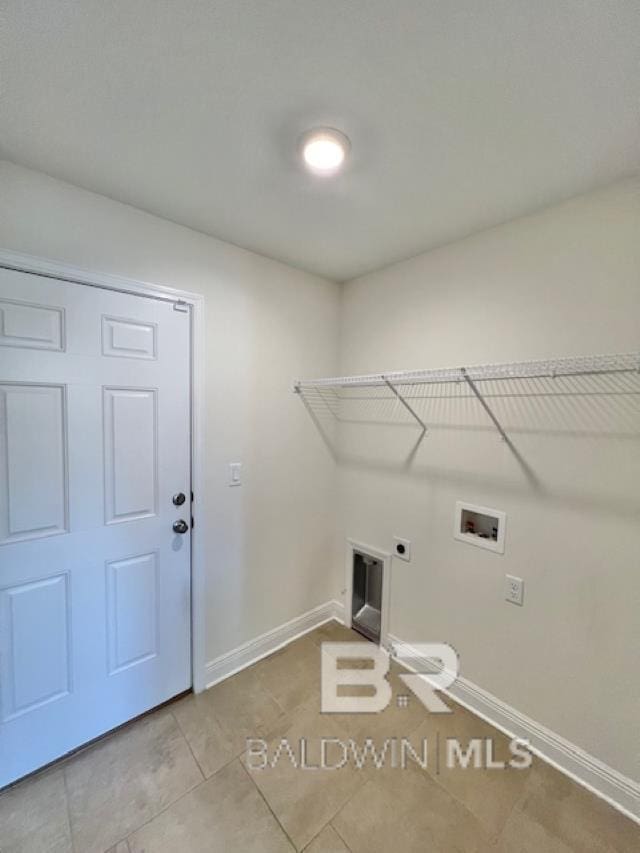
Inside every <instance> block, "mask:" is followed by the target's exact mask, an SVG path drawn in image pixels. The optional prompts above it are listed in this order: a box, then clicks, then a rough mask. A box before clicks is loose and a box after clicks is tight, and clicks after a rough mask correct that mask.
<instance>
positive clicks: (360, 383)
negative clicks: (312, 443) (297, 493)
mask: <svg viewBox="0 0 640 853" xmlns="http://www.w3.org/2000/svg"><path fill="white" fill-rule="evenodd" d="M638 371H640V352H631V353H621V354H617V355H591V356H578V357H574V358H556V359H544V360H540V361H519V362H508V363H505V364H482V365H475V366H473V367H447V368H440V369H436V370H400V371H392V372H389V373H371V374H366V375H363V376H338V377H333V378H328V379H302V380H299V381H298V382H296V383H295V385H294V390H295V391H304V390H305V389H311V388H353V387H371V386H374V387H375V386H385V385H388V383H391V384H392V385H402V386H406V385H431V384H443V383H447V382H463V381H466V379H471V380H472V381H474V382H486V381H489V380H500V379H542V378H556V377H559V376H586V375H594V374H599V373H606V374H611V373H634V372H638Z"/></svg>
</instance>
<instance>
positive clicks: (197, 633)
mask: <svg viewBox="0 0 640 853" xmlns="http://www.w3.org/2000/svg"><path fill="white" fill-rule="evenodd" d="M0 268H3V269H10V270H16V271H17V272H25V273H31V274H32V275H41V276H45V277H46V278H53V279H58V280H59V281H65V282H72V283H74V284H83V285H86V286H89V287H101V288H103V289H106V290H115V291H118V292H120V293H130V294H133V295H135V296H146V297H150V298H153V299H163V300H165V301H168V302H186V303H187V304H188V305H189V306H190V317H191V330H190V331H191V336H190V337H191V353H190V361H191V389H190V390H191V488H192V490H193V494H194V500H193V503H192V506H191V512H192V515H193V519H194V524H193V528H192V530H191V679H192V686H193V691H194V693H200V692H201V691H202V690H204V689H205V688H206V686H207V685H206V647H205V642H206V631H205V628H206V624H205V619H206V609H205V605H206V597H205V596H206V559H205V541H204V540H205V537H204V529H205V518H206V512H205V499H204V480H205V478H204V470H205V455H206V445H205V440H204V437H205V363H206V358H205V346H206V340H205V318H204V314H205V298H204V296H202V295H200V294H198V293H192V292H190V291H187V290H180V289H178V288H174V287H167V286H165V285H162V284H152V283H151V282H146V281H136V280H135V279H129V278H122V277H120V276H117V275H111V274H107V273H96V272H92V271H90V270H85V269H82V268H81V267H75V266H72V265H70V264H65V263H60V262H59V261H51V260H48V259H47V258H41V257H37V256H35V255H25V254H22V253H21V252H14V251H12V250H10V249H3V248H0Z"/></svg>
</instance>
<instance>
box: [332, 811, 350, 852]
mask: <svg viewBox="0 0 640 853" xmlns="http://www.w3.org/2000/svg"><path fill="white" fill-rule="evenodd" d="M345 805H346V803H345ZM340 811H342V809H341V810H340ZM334 817H335V815H334ZM327 826H330V827H331V829H333V831H334V832H335V834H336V835H337V836H338V838H339V839H340V841H342V843H343V844H344V846H345V847H346V848H347V850H348V853H351V848H350V847H349V845H348V844H347V842H346V841H345V840H344V838H343V837H342V836H341V835H340V832H339V831H338V827H337V826H335V824H334V823H333V818H331V820H330V821H329V823H328V824H327Z"/></svg>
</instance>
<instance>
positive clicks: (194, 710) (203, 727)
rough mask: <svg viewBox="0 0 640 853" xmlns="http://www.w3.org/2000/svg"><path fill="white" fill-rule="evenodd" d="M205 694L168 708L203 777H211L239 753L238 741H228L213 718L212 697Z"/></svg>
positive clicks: (230, 739)
mask: <svg viewBox="0 0 640 853" xmlns="http://www.w3.org/2000/svg"><path fill="white" fill-rule="evenodd" d="M214 689H215V688H212V689H211V690H205V691H204V693H199V694H198V695H197V696H195V695H194V694H190V695H189V696H185V697H184V698H183V699H179V700H178V701H177V702H174V703H173V704H172V705H171V706H170V710H171V711H172V713H173V715H174V716H175V718H176V720H177V721H178V725H179V726H180V729H181V731H182V733H183V734H184V736H185V737H186V739H187V741H188V742H189V746H190V747H191V749H192V750H193V754H194V755H195V757H196V760H197V762H198V764H199V765H200V769H201V770H202V772H203V773H204V775H205V777H207V778H208V777H209V776H212V775H213V774H214V773H216V772H217V771H218V770H220V769H221V768H222V767H224V765H225V764H228V763H229V762H230V761H231V760H232V759H233V758H236V757H237V755H238V753H239V748H238V744H237V739H234V738H232V737H230V735H229V733H228V732H227V731H225V729H223V727H222V726H221V724H220V723H219V722H218V719H217V717H216V715H215V710H214V708H215V704H216V703H215V694H214V693H213V692H212V690H214Z"/></svg>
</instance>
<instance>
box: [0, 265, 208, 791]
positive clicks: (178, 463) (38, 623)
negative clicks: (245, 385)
mask: <svg viewBox="0 0 640 853" xmlns="http://www.w3.org/2000/svg"><path fill="white" fill-rule="evenodd" d="M179 493H182V494H183V495H185V497H186V499H185V502H184V503H183V504H182V505H179V506H176V505H174V503H173V501H172V498H173V496H174V495H177V494H179ZM190 497H191V484H190V317H189V313H188V309H187V307H186V306H185V305H183V304H177V305H176V304H175V303H172V302H167V301H162V300H159V299H152V298H146V297H142V296H133V295H128V294H124V293H116V292H113V291H109V290H105V289H101V288H98V287H90V286H87V285H81V284H71V283H67V282H61V281H55V280H52V279H48V278H45V277H42V276H37V275H28V274H26V273H21V272H14V271H10V270H5V269H0V786H2V785H6V784H7V783H9V782H11V781H13V780H14V779H17V778H19V777H20V776H23V775H25V774H26V773H29V772H30V771H32V770H34V769H36V768H37V767H40V766H42V765H43V764H46V763H47V762H49V761H52V760H53V759H55V758H57V757H59V756H61V755H64V753H66V752H68V751H70V750H72V749H74V748H75V747H78V746H80V745H81V744H82V743H85V742H86V741H88V740H90V739H92V738H95V737H97V736H98V735H100V734H102V733H104V732H106V731H108V730H109V729H112V728H114V727H115V726H118V725H120V724H121V723H123V722H125V721H126V720H129V719H131V718H132V717H135V716H136V715H138V714H141V713H143V712H144V711H147V710H148V709H149V708H152V707H154V706H155V705H158V704H160V703H162V702H164V701H165V700H167V699H169V698H171V697H172V696H175V695H176V694H178V693H181V692H182V691H184V690H186V689H188V688H189V686H190V685H191V658H190V655H191V641H190V613H191V609H190V533H189V530H190V525H191V510H190V506H191V502H190ZM177 500H179V498H178V499H177ZM179 519H183V520H184V521H185V522H186V525H185V526H186V527H187V532H186V533H178V532H174V529H173V524H174V522H176V521H178V520H179Z"/></svg>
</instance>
